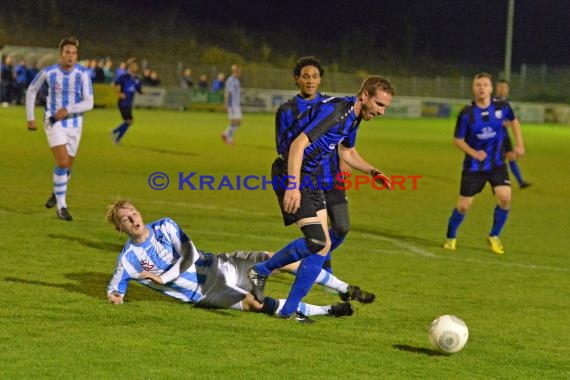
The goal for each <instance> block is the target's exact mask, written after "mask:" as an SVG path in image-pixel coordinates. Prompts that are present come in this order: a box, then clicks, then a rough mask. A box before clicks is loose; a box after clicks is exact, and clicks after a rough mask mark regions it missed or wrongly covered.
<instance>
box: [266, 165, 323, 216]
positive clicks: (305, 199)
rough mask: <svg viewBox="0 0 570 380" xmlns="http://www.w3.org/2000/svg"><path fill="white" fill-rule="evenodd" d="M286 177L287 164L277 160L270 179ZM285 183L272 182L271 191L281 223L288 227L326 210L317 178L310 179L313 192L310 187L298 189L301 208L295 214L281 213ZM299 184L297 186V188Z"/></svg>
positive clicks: (279, 181)
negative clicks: (274, 196) (281, 216)
mask: <svg viewBox="0 0 570 380" xmlns="http://www.w3.org/2000/svg"><path fill="white" fill-rule="evenodd" d="M286 175H287V163H286V162H285V161H284V160H283V159H281V158H277V159H276V160H275V161H274V162H273V165H272V167H271V178H274V179H275V178H278V179H281V178H283V177H284V176H286ZM284 183H285V185H286V181H284V180H278V181H274V186H273V191H274V192H275V195H276V196H277V201H278V203H279V209H280V210H281V215H283V223H284V224H285V225H286V226H289V225H291V224H293V223H295V222H297V221H299V220H301V219H305V218H312V217H316V216H317V211H320V210H325V209H326V208H327V206H326V202H325V194H324V192H323V190H321V189H320V188H319V186H318V180H317V178H313V179H312V183H313V184H314V185H313V187H314V190H313V189H311V187H309V186H306V187H302V188H301V189H300V191H301V206H300V207H299V209H298V210H297V212H295V213H293V214H290V213H288V212H285V211H283V197H284V196H285V190H286V189H285V186H283V184H284ZM298 185H299V184H297V186H298Z"/></svg>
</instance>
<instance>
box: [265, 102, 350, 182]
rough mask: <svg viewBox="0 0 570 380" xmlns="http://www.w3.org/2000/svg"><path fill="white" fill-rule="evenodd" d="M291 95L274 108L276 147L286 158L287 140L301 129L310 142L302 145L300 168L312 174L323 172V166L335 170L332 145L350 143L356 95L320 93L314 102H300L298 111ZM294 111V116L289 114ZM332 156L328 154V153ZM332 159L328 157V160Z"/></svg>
mask: <svg viewBox="0 0 570 380" xmlns="http://www.w3.org/2000/svg"><path fill="white" fill-rule="evenodd" d="M294 100H295V98H294V99H292V100H291V101H289V102H287V103H285V104H284V105H283V106H281V107H280V109H279V111H278V112H277V118H276V148H277V153H279V154H280V155H281V156H282V157H283V158H284V159H287V156H288V154H289V148H290V146H291V143H292V142H293V140H295V138H296V137H297V136H299V134H300V133H301V132H303V133H305V134H306V135H307V137H308V138H309V141H310V142H311V145H309V146H308V147H307V148H306V149H305V153H304V156H303V166H302V171H303V172H304V173H307V174H312V175H323V174H324V175H326V173H323V172H322V169H321V168H322V167H323V166H328V167H329V168H331V170H336V171H338V157H337V156H336V149H337V145H338V144H339V143H341V142H342V143H343V144H344V145H346V146H348V147H351V146H354V140H355V138H356V131H357V129H358V127H359V125H360V120H361V119H360V118H358V117H356V115H355V114H354V103H355V102H356V97H324V96H323V97H322V98H321V100H319V101H318V102H315V103H314V105H312V104H311V105H306V104H302V105H301V106H302V107H303V106H304V107H305V111H303V112H299V104H300V103H299V102H294ZM295 114H297V117H295V118H293V116H294V115H295ZM333 155H334V156H335V157H332V156H333ZM331 160H332V161H331Z"/></svg>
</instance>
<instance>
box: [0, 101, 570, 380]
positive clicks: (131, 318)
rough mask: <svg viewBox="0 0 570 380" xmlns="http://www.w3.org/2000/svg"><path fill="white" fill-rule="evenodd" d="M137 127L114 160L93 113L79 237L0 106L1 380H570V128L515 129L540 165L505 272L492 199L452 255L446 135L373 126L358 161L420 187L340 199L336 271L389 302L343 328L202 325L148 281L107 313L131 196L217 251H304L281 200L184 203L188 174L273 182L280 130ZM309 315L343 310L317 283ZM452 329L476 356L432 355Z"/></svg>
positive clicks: (19, 116)
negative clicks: (119, 208)
mask: <svg viewBox="0 0 570 380" xmlns="http://www.w3.org/2000/svg"><path fill="white" fill-rule="evenodd" d="M37 114H38V116H39V115H40V113H39V109H38V112H37ZM134 116H135V118H136V122H135V125H134V126H133V127H132V129H131V130H130V131H129V132H128V134H127V135H126V137H125V138H124V140H123V143H122V145H121V146H115V145H113V143H112V142H111V138H110V135H109V130H110V129H111V128H112V127H114V126H116V125H117V124H118V123H119V121H120V117H119V114H118V111H116V110H114V109H112V110H94V111H92V112H89V113H88V114H87V115H86V123H85V129H84V133H83V141H82V144H81V146H80V149H79V154H78V158H77V161H76V165H75V167H74V171H73V175H72V178H71V182H70V185H69V191H68V204H69V210H70V212H71V214H72V215H73V217H74V221H73V222H71V223H67V222H64V221H61V220H58V219H56V216H55V212H54V211H53V210H47V209H45V208H44V206H43V204H44V202H45V200H46V199H47V197H48V195H49V194H50V192H51V170H52V167H53V159H52V157H51V153H50V152H49V150H48V147H47V143H46V141H45V135H44V133H43V131H41V130H40V131H38V132H36V133H31V132H28V131H27V130H26V127H25V125H26V123H25V116H24V110H23V108H15V107H12V108H7V109H0V128H2V136H3V138H2V153H1V155H2V160H1V162H0V173H1V174H2V176H1V180H0V181H1V189H2V192H1V196H2V200H1V202H0V231H1V232H0V234H1V239H0V257H1V263H2V268H3V274H2V275H0V292H1V294H2V296H1V297H0V299H1V305H2V306H1V307H0V326H1V328H0V341H1V342H2V343H1V344H0V378H2V379H30V378H58V379H77V378H91V379H116V378H121V379H186V378H194V379H207V378H228V379H236V378H244V379H245V378H264V379H265V378H272V379H280V378H300V379H331V378H338V379H346V378H354V379H373V378H375V379H389V378H391V379H402V378H418V379H442V378H449V379H489V378H496V379H544V378H556V379H558V378H569V377H570V360H569V353H568V352H569V349H570V333H569V332H568V326H569V325H570V297H569V289H570V258H569V256H568V251H569V248H570V244H569V239H568V231H569V215H570V207H569V205H568V195H569V192H568V189H569V188H570V180H569V174H570V169H569V168H570V155H569V154H568V146H570V128H568V127H563V126H553V125H523V128H524V129H523V131H524V135H525V139H526V142H527V144H526V147H527V153H528V154H527V156H526V157H524V158H523V159H522V160H521V161H520V166H521V169H522V171H523V174H524V175H525V177H526V179H527V180H528V181H530V182H532V183H533V186H532V187H530V188H529V189H525V190H519V189H518V188H516V187H515V188H513V205H512V212H511V214H510V217H509V220H508V222H507V225H506V227H505V230H504V232H503V234H502V239H503V242H504V244H505V248H506V254H505V255H504V256H502V257H499V256H496V255H494V254H493V253H491V252H490V251H489V250H488V248H487V243H486V241H485V237H486V236H487V234H488V232H489V230H490V227H491V222H492V212H493V208H494V198H493V196H492V193H491V190H490V189H489V188H486V189H485V190H484V192H483V193H482V194H480V195H479V196H478V197H477V199H476V200H475V204H474V205H473V208H472V210H471V212H470V214H469V215H468V216H467V218H466V219H465V222H464V223H463V225H462V226H461V228H460V230H459V235H458V250H457V251H456V252H455V253H451V252H448V251H444V250H443V249H442V248H440V245H441V244H442V243H443V241H444V238H445V231H446V227H447V218H448V217H449V214H450V211H451V210H452V208H453V207H454V205H455V201H456V198H457V192H458V188H459V175H460V170H461V169H460V165H461V160H462V154H461V153H460V152H459V151H458V150H457V149H456V148H454V147H453V145H452V144H451V139H452V132H453V126H454V120H451V119H450V120H391V119H383V120H377V121H372V122H369V123H363V125H362V127H361V130H360V132H359V140H358V141H357V148H358V150H359V152H360V153H361V154H362V155H363V156H364V157H365V158H367V159H368V160H369V161H370V162H373V163H375V164H376V165H377V166H378V167H379V168H381V169H383V170H385V171H386V172H387V173H389V174H394V175H403V176H407V175H422V179H420V180H419V181H418V182H417V185H418V186H417V190H411V186H409V187H408V186H406V190H399V189H398V190H395V191H393V192H390V193H388V192H386V191H378V190H374V189H372V188H371V187H370V186H363V187H362V188H361V189H359V190H357V191H355V190H351V191H349V192H348V196H349V199H350V212H351V232H350V234H349V236H348V238H347V240H346V242H345V244H344V245H343V246H341V247H340V248H339V249H338V251H337V252H335V253H334V255H333V268H334V272H335V274H336V275H337V276H339V277H341V278H343V279H346V280H347V281H348V282H350V283H354V284H357V285H360V286H361V287H363V288H365V289H367V290H370V291H373V292H375V293H376V295H377V301H376V302H375V303H373V304H371V305H360V304H354V306H355V309H356V311H355V314H354V315H353V316H352V317H350V318H339V319H332V318H327V317H316V319H318V321H317V323H315V324H313V325H310V326H305V325H299V324H296V323H294V322H293V321H288V320H280V319H276V318H270V317H268V316H266V315H262V314H253V313H240V312H237V311H228V310H217V311H214V310H203V309H196V308H193V307H191V306H188V305H184V304H181V303H178V302H174V301H171V300H170V299H168V298H167V297H164V296H161V295H159V294H158V293H155V292H153V291H152V290H150V289H147V288H144V287H141V286H138V285H136V284H132V285H131V287H130V289H129V292H128V293H127V297H126V302H125V304H123V305H121V306H113V305H110V304H108V303H107V301H106V297H105V293H106V284H107V281H108V280H109V278H110V276H111V274H112V272H113V269H114V265H115V260H116V258H117V255H118V253H119V252H120V250H121V248H122V246H123V244H124V242H125V241H126V238H125V236H124V235H121V234H119V233H117V232H116V231H114V229H113V228H112V227H111V226H109V225H106V224H105V221H104V215H105V211H106V206H107V204H108V203H110V202H112V201H114V200H116V199H117V198H118V197H127V198H130V199H132V200H133V201H134V202H135V203H136V204H137V205H138V208H139V209H140V210H141V211H142V213H143V216H144V217H145V220H146V221H147V222H150V221H152V220H154V219H158V218H161V217H164V216H169V217H171V218H173V219H174V220H176V221H177V222H178V223H179V224H180V225H181V226H182V227H183V228H184V229H185V230H186V231H187V232H188V233H189V235H190V237H191V238H192V239H193V240H194V242H195V243H196V245H197V246H198V247H199V248H201V249H202V250H206V251H212V252H223V251H230V250H234V249H238V248H240V249H266V250H278V249H280V248H281V247H282V246H284V245H285V244H286V243H288V242H289V241H290V240H291V239H292V238H294V237H296V236H298V235H299V233H298V231H297V229H296V228H295V227H288V228H285V227H283V225H282V222H281V217H280V213H279V211H278V208H277V203H276V200H275V197H274V195H273V192H272V191H271V190H265V191H264V190H252V191H248V190H243V189H242V190H229V189H228V188H227V187H226V188H224V189H223V190H206V189H205V190H190V189H189V188H188V186H186V187H184V189H183V190H179V189H178V182H179V181H178V179H179V173H182V174H183V175H184V176H186V175H188V174H190V173H191V172H196V173H197V174H196V175H195V177H194V178H197V177H198V176H200V175H202V176H206V175H209V176H214V178H215V179H216V181H218V180H221V178H222V176H223V175H227V176H228V178H234V179H235V178H236V176H237V175H240V176H242V178H243V177H244V176H246V175H257V176H261V175H269V168H270V165H271V162H272V161H273V159H274V148H273V144H274V143H273V141H274V137H273V116H272V115H245V117H244V123H243V127H242V128H241V129H240V130H239V131H238V134H237V144H236V145H235V146H233V147H230V146H226V145H223V144H222V142H221V139H220V133H221V132H222V130H223V128H225V126H226V116H225V115H223V114H215V113H193V112H182V113H180V112H175V111H172V112H169V111H150V110H135V112H134ZM158 171H160V172H163V173H165V174H166V175H168V176H169V177H170V184H169V186H168V188H167V189H165V190H161V191H158V190H153V189H151V188H150V186H149V183H148V178H149V176H150V175H151V173H153V172H158ZM192 182H193V183H194V185H195V186H196V187H199V182H198V181H197V180H193V181H192ZM216 183H217V182H216ZM234 183H235V181H234ZM406 185H411V183H409V182H408V183H407V184H406ZM291 280H292V277H291V276H289V275H285V274H282V275H279V276H276V277H273V278H272V279H271V280H270V282H269V284H268V289H267V293H268V294H271V295H274V296H277V297H285V296H286V295H287V292H288V290H289V286H290V283H291ZM305 300H306V301H309V302H312V303H316V304H329V303H334V302H338V297H337V296H336V295H334V294H330V293H327V292H325V291H324V290H323V289H322V288H319V287H315V288H313V290H312V291H311V293H310V294H309V295H308V297H306V299H305ZM442 314H456V315H458V316H460V317H461V318H463V319H464V320H465V322H466V323H467V325H468V326H469V329H470V340H469V342H468V343H467V346H466V347H465V349H464V350H463V351H462V352H460V353H458V354H455V355H452V356H440V355H435V354H434V352H433V351H432V350H431V348H430V345H429V342H428V339H427V329H428V327H429V324H430V322H431V321H432V320H433V319H434V318H435V317H437V316H439V315H442Z"/></svg>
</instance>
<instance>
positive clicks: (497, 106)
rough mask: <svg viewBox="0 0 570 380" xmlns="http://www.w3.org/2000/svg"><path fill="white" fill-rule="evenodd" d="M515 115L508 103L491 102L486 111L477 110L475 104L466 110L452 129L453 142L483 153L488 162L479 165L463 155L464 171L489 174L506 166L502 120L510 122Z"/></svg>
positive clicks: (482, 109)
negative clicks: (461, 141) (462, 140)
mask: <svg viewBox="0 0 570 380" xmlns="http://www.w3.org/2000/svg"><path fill="white" fill-rule="evenodd" d="M514 119H515V114H514V112H513V110H512V108H511V106H510V104H509V103H508V102H505V101H497V100H493V101H492V102H491V104H490V105H489V107H487V108H480V107H478V106H477V105H476V104H475V102H472V103H471V104H469V105H467V106H465V107H464V108H463V109H462V110H461V112H460V113H459V116H458V117H457V123H456V125H455V133H454V136H455V138H459V139H464V140H465V142H466V143H467V144H468V145H469V146H470V147H472V148H473V149H475V150H484V151H485V152H486V153H487V158H486V159H485V160H484V161H478V160H476V159H474V158H473V157H471V156H470V155H468V154H466V155H465V159H464V160H463V169H464V170H469V171H473V172H478V171H489V170H491V169H494V168H495V167H498V166H502V165H504V163H505V157H504V151H503V149H502V147H503V140H504V139H505V134H506V131H505V128H504V127H503V122H504V121H505V120H508V121H512V120H514Z"/></svg>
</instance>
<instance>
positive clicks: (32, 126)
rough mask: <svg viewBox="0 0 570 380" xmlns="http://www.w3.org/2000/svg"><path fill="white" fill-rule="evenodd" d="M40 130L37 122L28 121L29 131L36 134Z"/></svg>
mask: <svg viewBox="0 0 570 380" xmlns="http://www.w3.org/2000/svg"><path fill="white" fill-rule="evenodd" d="M37 130H38V126H37V125H36V122H35V120H31V121H28V131H32V132H35V131H37Z"/></svg>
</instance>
